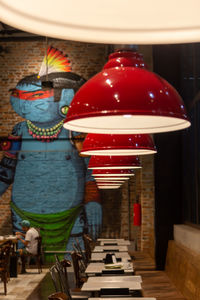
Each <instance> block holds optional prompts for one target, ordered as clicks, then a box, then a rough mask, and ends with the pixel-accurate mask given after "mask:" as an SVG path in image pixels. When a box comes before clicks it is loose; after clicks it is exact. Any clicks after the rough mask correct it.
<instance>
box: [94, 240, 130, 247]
mask: <svg viewBox="0 0 200 300" xmlns="http://www.w3.org/2000/svg"><path fill="white" fill-rule="evenodd" d="M130 244H131V242H130V241H128V240H123V241H117V240H114V241H100V246H104V245H105V246H106V245H110V246H113V245H115V246H129V245H130Z"/></svg>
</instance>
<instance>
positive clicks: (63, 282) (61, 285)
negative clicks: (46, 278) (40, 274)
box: [50, 262, 90, 300]
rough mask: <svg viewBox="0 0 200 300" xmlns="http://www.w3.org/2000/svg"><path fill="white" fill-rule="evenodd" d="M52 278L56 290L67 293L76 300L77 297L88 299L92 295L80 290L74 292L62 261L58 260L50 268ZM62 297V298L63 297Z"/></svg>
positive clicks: (70, 298)
mask: <svg viewBox="0 0 200 300" xmlns="http://www.w3.org/2000/svg"><path fill="white" fill-rule="evenodd" d="M50 274H51V278H52V280H53V284H54V286H55V289H56V292H62V293H64V294H65V295H67V297H68V298H67V299H69V300H75V299H77V300H78V299H83V300H86V299H88V297H89V296H90V295H88V294H83V293H79V292H72V291H71V289H70V288H69V284H68V280H67V278H66V275H65V272H64V269H63V267H62V264H61V262H56V263H55V265H54V266H52V267H51V268H50ZM61 299H62V298H61Z"/></svg>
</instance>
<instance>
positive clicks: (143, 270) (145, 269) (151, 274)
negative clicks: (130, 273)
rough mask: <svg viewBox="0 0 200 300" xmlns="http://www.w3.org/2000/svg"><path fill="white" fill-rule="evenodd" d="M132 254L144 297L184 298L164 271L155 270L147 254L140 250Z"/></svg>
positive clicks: (184, 299) (162, 299)
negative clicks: (140, 279)
mask: <svg viewBox="0 0 200 300" xmlns="http://www.w3.org/2000/svg"><path fill="white" fill-rule="evenodd" d="M133 255H134V257H135V260H134V261H133V263H134V266H135V269H136V272H135V273H136V275H141V276H142V290H143V296H144V297H155V298H156V300H169V299H172V300H186V298H184V297H183V296H182V295H181V293H180V292H179V291H178V290H177V289H176V287H175V286H174V284H173V283H172V282H171V281H170V279H169V277H168V276H167V274H166V273H165V272H164V271H156V270H155V264H154V261H153V260H152V259H151V258H150V256H149V255H147V254H144V253H140V252H134V253H133Z"/></svg>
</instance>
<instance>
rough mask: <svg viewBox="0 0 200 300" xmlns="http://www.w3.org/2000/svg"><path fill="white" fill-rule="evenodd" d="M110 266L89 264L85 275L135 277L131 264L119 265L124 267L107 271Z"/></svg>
mask: <svg viewBox="0 0 200 300" xmlns="http://www.w3.org/2000/svg"><path fill="white" fill-rule="evenodd" d="M114 265H115V266H116V265H117V264H112V267H113V266H114ZM108 266H110V264H109V265H105V264H104V263H102V262H100V263H89V265H88V266H87V268H86V270H85V273H86V275H88V276H94V275H100V276H101V275H111V274H112V275H113V276H114V275H122V274H124V275H133V274H134V269H133V266H132V264H131V263H118V266H122V267H121V268H120V267H119V268H116V269H110V268H109V269H107V268H108Z"/></svg>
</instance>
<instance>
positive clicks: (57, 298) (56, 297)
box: [48, 292, 69, 300]
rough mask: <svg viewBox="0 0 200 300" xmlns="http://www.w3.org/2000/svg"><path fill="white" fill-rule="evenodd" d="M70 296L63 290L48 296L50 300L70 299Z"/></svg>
mask: <svg viewBox="0 0 200 300" xmlns="http://www.w3.org/2000/svg"><path fill="white" fill-rule="evenodd" d="M68 299H69V297H68V296H67V295H66V294H65V293H62V292H56V293H54V294H51V295H49V296H48V300H68Z"/></svg>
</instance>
